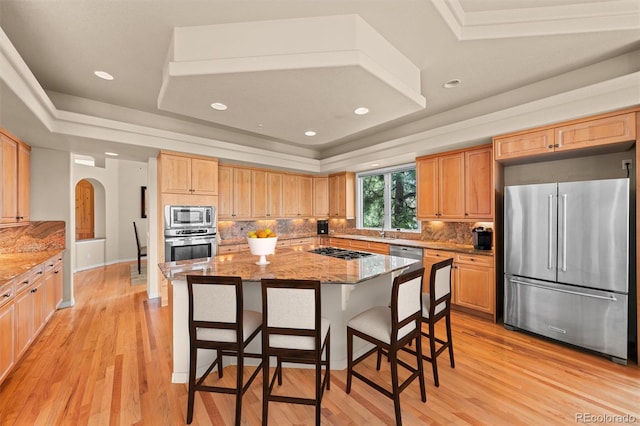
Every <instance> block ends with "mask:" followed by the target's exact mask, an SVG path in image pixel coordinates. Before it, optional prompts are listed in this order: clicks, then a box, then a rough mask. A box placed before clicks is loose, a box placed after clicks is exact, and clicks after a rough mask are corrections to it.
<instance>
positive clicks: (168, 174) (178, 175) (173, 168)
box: [160, 154, 191, 194]
mask: <svg viewBox="0 0 640 426" xmlns="http://www.w3.org/2000/svg"><path fill="white" fill-rule="evenodd" d="M160 167H161V171H160V176H161V177H160V190H161V192H171V193H175V194H190V193H191V191H190V189H191V159H190V158H189V157H183V156H180V155H171V154H161V156H160Z"/></svg>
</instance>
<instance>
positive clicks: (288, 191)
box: [282, 174, 298, 217]
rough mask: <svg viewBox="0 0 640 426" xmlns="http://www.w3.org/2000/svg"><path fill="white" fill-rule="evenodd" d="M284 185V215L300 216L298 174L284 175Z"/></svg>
mask: <svg viewBox="0 0 640 426" xmlns="http://www.w3.org/2000/svg"><path fill="white" fill-rule="evenodd" d="M282 186H283V188H284V191H283V194H284V197H283V200H282V215H283V216H285V217H298V176H296V175H288V174H285V175H283V178H282Z"/></svg>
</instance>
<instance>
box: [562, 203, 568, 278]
mask: <svg viewBox="0 0 640 426" xmlns="http://www.w3.org/2000/svg"><path fill="white" fill-rule="evenodd" d="M562 272H567V194H562Z"/></svg>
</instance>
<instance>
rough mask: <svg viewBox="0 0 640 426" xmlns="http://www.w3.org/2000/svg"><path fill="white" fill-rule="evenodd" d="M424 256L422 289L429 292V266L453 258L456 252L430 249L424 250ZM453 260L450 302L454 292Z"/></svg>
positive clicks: (452, 299) (452, 300)
mask: <svg viewBox="0 0 640 426" xmlns="http://www.w3.org/2000/svg"><path fill="white" fill-rule="evenodd" d="M424 254H425V256H424V257H423V258H422V266H424V278H423V280H422V291H423V292H424V293H429V280H430V279H431V268H432V267H433V265H434V264H436V263H438V262H442V261H443V260H446V259H451V258H453V259H455V257H456V253H453V252H448V251H444V250H431V249H427V250H425V251H424ZM455 278H456V274H455V262H454V264H453V265H452V269H451V302H452V303H453V302H454V300H455V298H454V296H453V293H454V292H455Z"/></svg>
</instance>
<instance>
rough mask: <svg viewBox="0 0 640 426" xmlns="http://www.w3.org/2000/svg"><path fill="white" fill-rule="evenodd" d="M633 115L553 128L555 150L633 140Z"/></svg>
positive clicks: (634, 128) (631, 113)
mask: <svg viewBox="0 0 640 426" xmlns="http://www.w3.org/2000/svg"><path fill="white" fill-rule="evenodd" d="M635 138H636V126H635V113H633V112H630V113H627V114H621V115H614V116H611V117H605V118H600V119H595V120H589V121H586V122H582V123H575V124H569V125H566V126H560V127H556V128H555V140H556V143H555V150H556V151H566V150H572V149H581V148H587V147H589V146H592V145H608V144H615V143H618V142H626V141H631V140H635Z"/></svg>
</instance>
